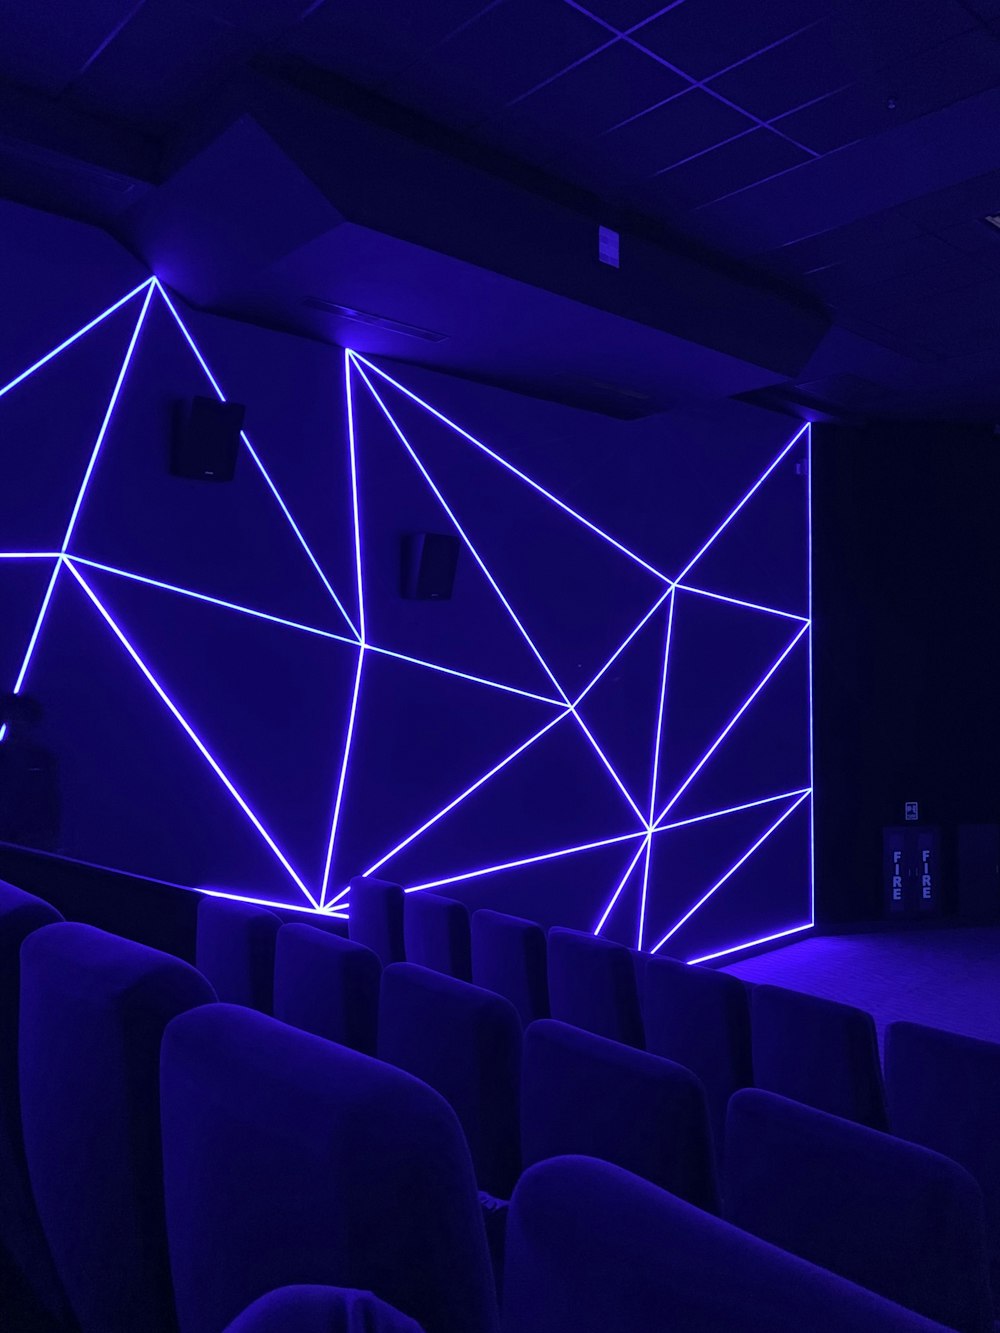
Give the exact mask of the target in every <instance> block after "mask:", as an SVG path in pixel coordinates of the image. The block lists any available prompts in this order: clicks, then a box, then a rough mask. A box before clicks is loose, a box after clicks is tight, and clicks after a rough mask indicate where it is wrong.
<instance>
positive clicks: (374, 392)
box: [355, 357, 642, 819]
mask: <svg viewBox="0 0 1000 1333" xmlns="http://www.w3.org/2000/svg"><path fill="white" fill-rule="evenodd" d="M358 360H359V358H357V357H355V364H357V362H358ZM358 373H359V374H360V375H361V377H362V379H363V380H364V381H365V383H366V384H367V386H368V390H369V392H370V393H371V395H372V397H373V398H374V399H375V401H376V403H377V404H378V405H379V407H380V408H381V409H382V412H383V414H384V415H385V417H386V419H387V421H388V422H389V424H390V426H391V427H392V429H393V431H394V432H395V434H396V436H397V437H398V439H399V441H400V443H401V444H402V445H403V447H404V448H405V449H406V452H407V453H408V454H409V455H410V457H411V458H412V460H413V462H414V463H415V464H416V466H417V469H418V470H419V472H420V474H421V475H422V476H423V478H424V480H425V481H426V482H427V484H428V486H429V487H430V488H431V490H432V491H433V493H434V495H435V497H436V498H437V500H438V502H439V504H440V505H441V507H442V508H443V509H444V511H445V513H446V514H447V515H448V517H449V518H450V519H451V522H452V523H453V524H454V526H455V530H456V531H457V532H458V534H459V536H460V537H461V538H462V540H463V542H464V543H465V545H466V547H467V548H468V550H469V552H470V554H471V555H472V557H473V559H474V560H475V562H476V564H477V565H478V566H479V568H480V569H481V570H482V572H483V574H484V575H485V576H486V579H487V581H488V582H489V584H490V586H491V587H492V588H493V590H494V592H495V593H496V595H497V597H499V599H500V601H501V603H502V604H503V606H504V608H505V610H506V611H507V614H508V615H509V616H510V618H511V620H512V621H513V622H514V625H515V626H516V627H517V629H518V631H519V632H520V634H521V636H522V638H523V639H524V641H525V643H526V644H527V645H528V647H529V648H530V649H531V651H532V653H533V654H534V656H535V657H536V658H537V659H538V662H539V665H540V666H541V667H542V669H543V671H544V672H545V674H546V675H547V676H548V678H549V679H550V680H551V681H552V683H553V685H555V687H556V690H557V691H558V692H559V695H560V697H561V698H562V699H563V700H564V701H565V703H566V705H567V707H568V708H569V710H570V712H571V713H572V714H573V718H574V720H575V722H576V723H577V725H578V726H579V728H580V730H581V731H582V732H583V734H584V735H585V736H586V738H587V740H588V741H589V742H590V744H591V746H592V747H593V749H594V752H595V753H596V754H597V757H598V758H599V759H600V760H601V762H602V764H603V765H604V767H605V768H606V769H607V771H608V773H609V774H610V776H611V778H612V780H613V781H614V783H615V785H616V786H617V787H618V789H619V791H620V792H621V793H622V795H623V796H624V797H625V799H626V801H627V802H628V803H629V805H630V806H631V807H632V809H633V810H634V811H635V813H636V815H637V816H638V817H639V819H642V814H641V813H640V810H639V807H638V806H637V805H636V803H635V800H634V799H633V797H632V794H631V793H630V792H629V790H628V788H627V787H626V786H625V784H624V782H622V780H621V778H620V777H619V775H618V773H617V772H616V770H615V767H614V765H613V764H612V763H611V761H610V759H609V758H608V757H607V755H606V754H605V753H604V751H603V750H602V749H601V747H600V745H598V743H597V741H596V740H595V739H594V737H593V735H592V734H591V732H590V729H589V728H588V727H587V724H586V723H585V722H584V720H583V718H582V717H581V716H580V714H579V713H578V712H577V711H576V709H575V707H574V705H573V704H571V703H570V699H569V696H568V695H567V694H566V692H565V690H564V689H563V687H562V685H560V683H559V681H558V680H557V679H556V677H555V675H554V674H553V672H552V670H551V668H550V667H549V665H548V663H547V662H546V660H545V658H544V657H543V656H542V654H541V652H540V651H539V649H538V647H537V646H536V644H535V643H534V641H533V640H532V638H531V636H530V634H529V633H528V631H527V630H526V629H525V627H524V625H523V624H522V623H521V621H520V619H519V618H518V616H517V613H516V611H515V610H514V608H513V607H512V606H511V604H510V601H509V600H508V598H507V597H506V596H505V595H504V593H503V591H502V589H501V588H500V585H499V584H498V583H497V581H496V579H495V578H494V577H493V575H492V574H491V573H490V571H489V569H488V568H487V566H486V563H485V561H484V560H483V559H482V557H481V556H480V554H479V552H478V550H477V549H476V547H475V545H474V544H473V542H472V540H471V538H470V537H469V535H468V533H467V532H466V531H465V529H464V527H463V526H462V524H461V523H460V522H459V521H458V518H457V517H456V515H455V513H454V511H453V510H452V509H451V507H450V506H449V504H448V502H447V500H446V499H445V498H444V496H443V495H442V494H441V491H440V490H439V489H438V487H437V485H436V484H435V482H434V479H433V478H432V477H431V475H430V473H429V472H428V471H427V469H426V468H425V467H424V465H423V463H422V462H421V461H420V459H419V458H418V457H417V455H416V453H415V452H414V450H413V447H412V445H411V444H410V442H409V440H407V438H406V436H405V435H404V434H403V432H402V430H401V429H400V427H399V425H398V423H397V422H396V420H395V419H394V418H393V416H392V414H391V412H390V411H389V409H388V408H387V407H386V405H385V403H384V402H383V401H382V399H381V397H380V396H379V394H378V391H377V390H376V389H375V387H374V385H373V384H372V382H371V380H370V379H369V378H368V376H367V375H366V374H365V372H364V370H363V369H362V368H361V366H360V365H358Z"/></svg>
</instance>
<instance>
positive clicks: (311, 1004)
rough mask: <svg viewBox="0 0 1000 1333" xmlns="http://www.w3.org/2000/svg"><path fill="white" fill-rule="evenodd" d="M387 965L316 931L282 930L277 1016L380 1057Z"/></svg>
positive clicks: (361, 947) (301, 928) (276, 962)
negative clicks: (379, 1034)
mask: <svg viewBox="0 0 1000 1333" xmlns="http://www.w3.org/2000/svg"><path fill="white" fill-rule="evenodd" d="M381 979H382V964H381V963H380V962H379V960H378V957H377V956H376V955H375V954H373V953H372V951H371V949H366V948H365V946H364V945H363V944H357V943H355V942H354V941H353V940H345V939H341V937H340V936H339V935H331V934H329V933H328V932H327V931H324V930H316V929H315V927H313V926H311V925H288V926H282V927H281V929H280V930H279V931H278V943H277V947H276V948H275V952H274V1016H275V1018H280V1019H281V1021H282V1022H283V1023H291V1025H292V1027H297V1028H302V1030H303V1031H304V1032H312V1033H314V1034H315V1035H316V1036H317V1037H325V1038H326V1039H327V1040H328V1041H339V1042H340V1043H341V1044H342V1045H343V1046H350V1047H351V1048H352V1050H355V1051H362V1052H364V1054H365V1055H374V1054H375V1040H376V1032H377V1030H378V992H379V983H380V981H381Z"/></svg>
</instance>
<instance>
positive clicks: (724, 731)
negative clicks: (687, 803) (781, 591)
mask: <svg viewBox="0 0 1000 1333" xmlns="http://www.w3.org/2000/svg"><path fill="white" fill-rule="evenodd" d="M808 628H809V626H808V624H806V625H803V626H802V628H801V629H800V630H799V632H798V633H797V634H796V635H795V637H794V638H793V639H792V641H791V643H790V644H789V645H788V647H787V648H786V649H785V650H784V652H783V653H782V654H781V656H780V657H779V658H778V660H777V661H776V662H774V663H773V664H772V665H771V667H770V668H769V670H768V671H767V673H766V674H765V675H764V677H763V678H762V679H761V680H760V681H758V683H757V685H756V687H755V688H754V690H753V692H752V693H751V694H750V695H749V696H748V698H746V699H745V700H744V701H743V703H742V704H741V705H740V708H739V709H738V710H737V712H736V713H734V715H733V716H732V717H731V718H730V719H729V721H728V722H727V724H726V726H725V727H724V728H723V729H722V731H721V732H720V733H719V735H718V736H716V738H715V740H714V741H713V742H712V744H711V745H710V746H709V748H708V749H707V750H706V751H705V753H704V754H703V755H702V757H701V758H700V759H699V760H698V762H697V764H695V766H694V768H693V769H692V770H691V772H690V773H689V774H688V775H687V777H686V778H685V779H684V781H683V782H682V783H681V785H680V786H679V787H678V788H677V790H676V791H675V792H674V794H673V796H672V797H671V798H670V800H669V801H668V802H667V804H666V805H665V806H664V807H663V809H662V810H661V811H660V813H659V815H658V816H657V819H656V823H657V825H659V824H662V822H663V820H664V818H665V817H666V816H667V815H668V814H669V813H670V811H671V810H672V809H673V807H674V806H675V805H676V804H677V802H678V801H679V800H680V798H681V797H682V796H683V794H684V792H685V791H687V789H688V787H690V785H691V783H692V782H693V781H694V780H695V778H696V777H697V776H698V774H699V773H700V772H701V770H702V769H703V768H704V767H705V765H706V764H707V763H708V761H709V760H710V759H711V757H712V755H713V754H715V752H716V750H717V749H718V748H719V746H720V745H721V744H722V742H723V741H724V740H725V739H726V737H727V736H728V735H729V733H730V732H731V731H732V729H733V727H735V726H736V724H737V722H738V721H739V720H740V718H741V717H742V716H743V714H744V713H745V712H746V711H747V709H748V708H749V707H750V705H751V704H752V703H753V701H754V700H755V699H756V698H757V696H758V694H760V692H761V690H762V689H763V688H764V686H765V685H766V684H767V682H768V681H769V680H770V679H771V677H772V676H773V675H774V673H775V672H776V671H777V670H778V668H779V667H780V666H781V664H782V662H784V660H785V658H786V657H787V656H788V654H789V653H790V652H791V651H792V649H793V648H794V647H795V645H796V644H797V643H798V641H799V640H800V639H801V638H802V636H803V634H805V633H806V631H807V630H808Z"/></svg>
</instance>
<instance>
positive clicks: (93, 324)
mask: <svg viewBox="0 0 1000 1333" xmlns="http://www.w3.org/2000/svg"><path fill="white" fill-rule="evenodd" d="M153 282H154V279H153V278H147V279H146V281H145V282H141V283H140V284H139V286H138V287H133V289H132V290H131V291H130V292H128V293H127V295H125V296H123V297H122V298H121V300H120V301H116V302H115V303H114V305H110V306H108V308H107V310H105V311H103V312H102V313H101V314H100V315H98V316H97V317H96V319H92V320H91V321H90V323H89V324H84V326H83V328H82V329H77V331H76V333H73V334H71V335H70V336H69V337H68V338H66V339H65V340H64V341H63V342H61V343H60V344H59V346H58V347H53V349H52V351H51V352H46V354H45V355H44V356H43V357H42V358H41V359H40V360H38V361H36V362H35V363H34V365H32V366H29V367H28V369H27V370H22V371H21V373H20V375H17V376H16V377H15V378H14V379H12V380H11V381H10V383H9V384H5V385H4V386H3V388H2V389H0V398H3V397H4V395H5V394H8V393H10V391H11V389H16V388H17V386H18V385H19V384H23V383H24V381H25V380H26V379H27V378H28V377H29V376H30V375H33V374H34V373H35V371H36V370H41V368H42V366H44V365H47V364H48V363H49V362H50V361H52V360H54V359H55V358H56V357H57V356H58V355H59V353H60V352H65V350H66V348H67V347H72V345H73V343H75V342H76V341H77V339H79V338H82V337H83V336H84V334H86V333H89V332H90V330H91V329H96V328H97V326H98V324H101V323H103V322H104V320H106V319H107V318H108V316H109V315H113V314H114V313H115V311H116V310H120V309H121V308H122V306H123V305H127V304H128V303H129V301H131V300H132V298H133V296H138V295H139V293H140V292H141V291H143V290H144V289H145V288H146V287H149V286H150V285H151V284H152V283H153Z"/></svg>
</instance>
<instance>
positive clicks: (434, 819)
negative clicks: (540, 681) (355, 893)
mask: <svg viewBox="0 0 1000 1333" xmlns="http://www.w3.org/2000/svg"><path fill="white" fill-rule="evenodd" d="M569 712H570V710H569V709H568V708H565V709H563V711H562V712H561V713H558V714H557V715H556V716H555V717H554V718H551V719H550V720H549V721H548V722H546V724H545V726H544V727H542V728H541V729H540V730H539V731H536V732H535V733H534V735H532V736H529V737H528V739H527V740H526V741H523V742H522V743H521V744H520V745H519V746H518V747H517V749H516V750H512V751H511V752H510V754H508V755H506V756H505V757H504V758H503V759H501V760H500V762H499V763H498V764H494V765H493V767H492V768H491V769H489V770H488V771H487V772H485V773H483V774H482V776H481V777H479V778H477V779H476V781H475V782H473V783H472V785H471V786H469V787H466V789H465V791H463V792H461V793H460V794H459V795H458V796H456V797H455V799H454V800H452V801H449V802H448V804H447V805H446V806H443V807H442V808H441V809H440V810H438V812H437V813H436V814H434V815H432V816H431V817H430V819H427V820H425V821H424V823H423V824H421V825H420V827H419V828H418V829H414V831H413V832H412V833H411V834H409V835H408V836H407V837H405V838H404V839H403V840H402V842H398V843H397V844H396V846H395V847H393V848H392V849H391V850H390V851H388V852H386V854H385V855H384V856H382V857H380V858H379V860H378V861H375V862H374V863H373V864H372V865H370V866H369V867H368V869H367V870H364V871H362V875H374V873H375V871H376V870H380V869H381V868H382V866H384V865H385V864H386V862H387V861H390V860H391V859H392V858H393V857H394V856H396V855H397V853H399V852H401V851H402V850H403V848H404V847H408V846H409V845H410V843H411V842H413V841H414V839H416V838H419V837H420V835H421V834H422V833H426V831H427V830H428V829H429V828H430V827H431V826H432V825H433V824H436V823H437V822H438V820H439V819H442V818H444V816H445V815H446V814H448V813H449V812H450V811H452V810H454V809H455V807H456V806H457V805H460V804H461V802H462V801H464V800H465V799H466V797H467V796H471V795H472V793H473V792H474V791H477V790H478V789H479V788H480V787H481V786H482V785H483V783H484V782H489V780H490V778H492V777H495V775H496V774H497V773H499V772H500V770H501V769H502V768H506V767H507V765H508V764H509V763H511V761H512V760H514V759H516V758H517V757H518V755H520V754H523V753H524V751H525V750H527V749H528V747H529V746H531V745H534V744H535V742H536V741H538V740H541V738H542V737H543V736H544V735H545V733H546V732H547V731H548V730H549V729H550V728H551V727H554V726H555V725H556V723H557V722H561V721H562V719H563V718H564V717H566V716H567V715H568V714H569ZM349 892H350V887H348V888H346V889H342V890H341V891H340V893H338V894H337V896H336V898H333V899H331V904H332V903H336V902H339V901H340V899H341V898H343V897H345V896H346V895H347V894H348V893H349Z"/></svg>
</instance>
